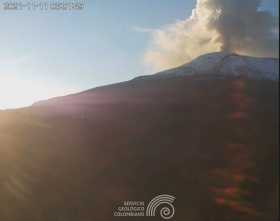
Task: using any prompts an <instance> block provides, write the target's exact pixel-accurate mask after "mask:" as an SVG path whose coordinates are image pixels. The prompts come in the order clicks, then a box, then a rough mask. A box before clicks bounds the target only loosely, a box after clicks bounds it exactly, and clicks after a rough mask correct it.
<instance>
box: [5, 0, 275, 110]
mask: <svg viewBox="0 0 280 221" xmlns="http://www.w3.org/2000/svg"><path fill="white" fill-rule="evenodd" d="M3 2H4V1H2V0H0V3H1V7H0V8H1V9H0V25H1V31H0V49H1V50H0V109H6V108H18V107H23V106H27V105H31V104H32V103H34V102H36V101H38V100H42V99H47V98H50V97H55V96H60V95H65V94H69V93H75V92H78V91H82V90H86V89H88V88H93V87H95V86H100V85H105V84H109V83H114V82H120V81H124V80H128V79H131V78H133V77H136V76H139V75H143V74H151V73H153V71H157V70H162V69H165V68H170V67H174V66H177V65H180V64H182V63H185V62H187V61H190V60H191V59H193V58H194V57H196V56H199V55H201V54H204V53H208V52H214V51H219V50H228V51H234V52H238V53H241V54H248V55H253V56H273V55H275V56H276V57H277V56H278V54H276V52H275V51H272V50H273V48H274V46H275V45H274V43H277V42H278V41H279V30H278V29H277V28H276V27H277V26H278V24H277V19H276V17H278V16H279V12H278V4H279V3H278V1H277V0H268V1H262V2H261V1H259V0H251V1H250V2H249V1H248V0H246V1H244V0H243V1H241V0H238V1H235V2H234V3H232V4H224V3H225V2H227V1H226V0H220V1H217V0H198V1H197V2H196V1H195V0H187V1H186V0H174V1H172V4H171V3H170V1H168V0H154V1H153V2H151V1H149V0H141V1H139V2H137V3H135V2H132V1H129V0H122V3H121V4H117V3H116V2H115V1H113V0H110V1H106V2H104V1H102V0H94V1H90V2H89V1H86V4H85V8H84V9H83V10H81V11H68V12H57V11H44V12H42V11H5V10H3V8H2V6H3V5H2V4H3ZM241 4H243V5H242V9H243V14H242V15H244V17H243V18H244V19H247V18H246V16H247V15H248V16H251V17H252V15H253V17H254V19H251V20H248V21H250V22H249V25H247V26H246V25H244V26H243V28H246V29H248V30H249V31H248V32H247V33H246V34H244V33H242V32H240V33H239V32H238V27H239V25H240V22H232V21H227V19H228V17H227V13H231V10H233V11H236V10H239V5H241ZM240 7H241V6H240ZM220 9H221V10H220ZM223 11H224V12H225V13H223ZM264 11H265V12H264ZM124 12H125V13H124ZM213 12H215V13H218V14H213ZM248 12H250V13H248ZM202 14H203V15H205V16H201V15H202ZM213 15H215V16H216V17H217V19H216V20H209V16H212V17H213ZM215 16H214V17H215ZM116 18H118V19H117V20H116ZM256 19H257V20H259V21H261V22H259V23H258V24H257V25H255V24H254V26H253V25H250V24H252V22H255V20H256ZM224 21H227V22H224ZM229 23H230V24H232V26H231V29H230V30H226V28H228V27H229V26H228V24H229ZM229 32H232V33H231V34H230V35H228V33H229ZM255 33H259V37H258V38H253V39H251V40H249V41H247V42H245V43H246V44H245V43H244V44H241V43H240V42H242V41H241V40H242V39H243V38H244V39H245V38H246V39H248V38H249V39H250V37H251V35H252V34H255ZM268 33H269V34H268ZM243 34H244V35H243ZM254 37H255V36H254ZM277 39H278V40H277ZM236 42H238V44H237V43H236ZM202 43H203V44H202ZM239 43H240V44H239ZM260 43H262V44H260ZM256 45H261V46H260V47H259V48H256ZM198 46H199V47H198ZM245 46H246V47H245ZM238 47H239V48H238ZM252 49H254V50H252ZM255 49H256V50H255Z"/></svg>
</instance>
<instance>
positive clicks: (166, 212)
mask: <svg viewBox="0 0 280 221" xmlns="http://www.w3.org/2000/svg"><path fill="white" fill-rule="evenodd" d="M175 199H176V198H175V197H174V196H170V195H159V196H157V197H155V198H154V199H152V200H151V202H150V203H149V204H148V207H147V210H146V216H156V211H157V208H159V207H161V206H162V208H161V210H160V212H159V214H160V216H161V217H162V218H163V219H165V220H168V219H171V218H172V217H173V216H174V215H175V208H174V206H173V202H174V201H175Z"/></svg>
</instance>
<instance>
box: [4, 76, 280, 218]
mask: <svg viewBox="0 0 280 221" xmlns="http://www.w3.org/2000/svg"><path fill="white" fill-rule="evenodd" d="M277 94H278V82H275V81H270V80H249V79H246V78H242V77H227V78H225V77H219V76H214V75H212V76H190V77H186V76H184V77H174V78H168V79H150V80H142V79H138V80H134V81H130V82H126V83H122V84H117V85H112V86H108V87H102V88H97V89H94V90H91V91H87V92H84V93H81V94H77V95H72V96H68V97H63V98H57V99H53V100H50V101H46V102H42V103H38V104H36V105H34V106H33V107H30V108H26V109H22V110H15V111H7V112H0V220H3V221H31V220H34V221H37V220H38V221H41V220H42V221H57V220H59V221H61V220H62V221H66V220H67V221H77V220H81V221H92V220H98V221H109V220H146V219H147V220H160V219H159V218H158V217H155V218H145V217H144V218H143V217H139V218H137V217H130V218H116V217H113V215H112V214H113V211H114V209H115V207H117V206H119V205H120V204H122V202H123V201H125V200H144V201H146V202H149V201H150V200H151V199H152V198H153V197H154V196H156V195H159V194H163V193H164V194H171V195H174V196H176V201H175V203H174V205H175V208H176V215H175V217H174V220H178V221H179V220H180V221H183V220H184V221H251V220H252V221H253V220H254V221H261V220H262V221H276V218H277V208H278V205H277V203H278V198H277V196H278V184H279V182H278V176H277V173H278V172H279V171H278V170H279V169H278V137H277V136H278V135H277V134H278V116H277V114H278V95H277Z"/></svg>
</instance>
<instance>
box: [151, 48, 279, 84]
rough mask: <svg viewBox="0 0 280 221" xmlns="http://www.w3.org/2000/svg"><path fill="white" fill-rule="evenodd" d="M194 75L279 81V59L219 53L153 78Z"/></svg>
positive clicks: (200, 58) (203, 56)
mask: <svg viewBox="0 0 280 221" xmlns="http://www.w3.org/2000/svg"><path fill="white" fill-rule="evenodd" d="M194 74H220V75H225V76H247V77H249V78H253V79H270V80H278V79H279V59H274V58H255V57H248V56H240V55H236V54H228V53H224V52H217V53H211V54H206V55H202V56H200V57H198V58H196V59H195V60H193V61H192V62H190V63H187V64H185V65H182V66H180V67H177V68H173V69H170V70H166V71H163V72H160V73H158V74H156V75H153V76H150V77H151V78H157V77H172V76H185V75H194Z"/></svg>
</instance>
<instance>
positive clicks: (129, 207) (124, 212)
mask: <svg viewBox="0 0 280 221" xmlns="http://www.w3.org/2000/svg"><path fill="white" fill-rule="evenodd" d="M175 199H176V198H175V197H174V196H171V195H167V194H163V195H159V196H156V197H155V198H153V199H152V200H151V201H150V202H149V203H148V206H147V207H145V202H144V201H124V202H123V203H122V205H121V206H118V207H117V208H116V209H115V211H114V213H113V215H114V216H116V217H128V216H129V217H145V216H146V217H155V216H157V215H158V216H160V217H161V218H162V219H164V220H169V219H172V218H173V217H174V215H175V207H174V205H173V203H174V201H175Z"/></svg>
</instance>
